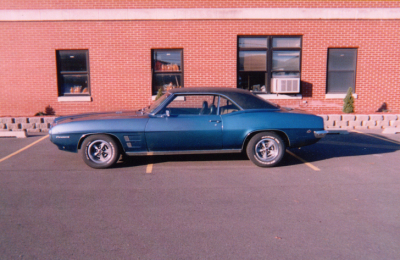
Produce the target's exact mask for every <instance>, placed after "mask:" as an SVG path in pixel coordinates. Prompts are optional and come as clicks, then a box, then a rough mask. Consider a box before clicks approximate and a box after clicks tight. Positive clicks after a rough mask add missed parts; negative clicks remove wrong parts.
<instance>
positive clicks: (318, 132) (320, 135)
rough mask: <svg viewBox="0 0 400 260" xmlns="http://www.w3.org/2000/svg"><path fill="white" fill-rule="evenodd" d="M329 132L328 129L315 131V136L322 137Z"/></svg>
mask: <svg viewBox="0 0 400 260" xmlns="http://www.w3.org/2000/svg"><path fill="white" fill-rule="evenodd" d="M327 133H328V131H326V130H321V131H314V136H315V138H322V137H324V136H325V135H326V134H327Z"/></svg>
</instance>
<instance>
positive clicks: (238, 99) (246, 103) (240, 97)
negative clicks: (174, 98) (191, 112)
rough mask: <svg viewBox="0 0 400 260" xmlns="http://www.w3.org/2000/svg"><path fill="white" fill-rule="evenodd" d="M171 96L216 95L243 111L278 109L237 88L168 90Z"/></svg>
mask: <svg viewBox="0 0 400 260" xmlns="http://www.w3.org/2000/svg"><path fill="white" fill-rule="evenodd" d="M169 93H171V94H217V95H223V96H226V97H227V98H229V99H231V100H232V101H234V102H235V103H236V104H238V105H239V106H240V107H241V108H243V109H278V107H277V106H275V105H273V104H271V103H270V102H268V101H266V100H264V99H262V98H260V97H258V96H257V95H255V94H253V93H252V92H250V91H248V90H244V89H238V88H224V87H193V88H190V87H189V88H175V89H172V90H169Z"/></svg>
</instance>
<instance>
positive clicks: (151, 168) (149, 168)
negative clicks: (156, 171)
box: [146, 164, 153, 173]
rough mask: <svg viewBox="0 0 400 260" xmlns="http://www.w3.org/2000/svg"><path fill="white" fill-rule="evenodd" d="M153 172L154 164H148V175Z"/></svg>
mask: <svg viewBox="0 0 400 260" xmlns="http://www.w3.org/2000/svg"><path fill="white" fill-rule="evenodd" d="M152 171H153V164H148V165H147V167H146V173H152Z"/></svg>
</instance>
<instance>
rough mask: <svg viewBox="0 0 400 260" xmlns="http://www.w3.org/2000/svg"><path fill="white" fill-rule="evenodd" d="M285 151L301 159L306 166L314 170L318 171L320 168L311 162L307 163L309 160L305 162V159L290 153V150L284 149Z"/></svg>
mask: <svg viewBox="0 0 400 260" xmlns="http://www.w3.org/2000/svg"><path fill="white" fill-rule="evenodd" d="M286 152H287V153H288V154H290V155H291V156H293V157H294V158H296V159H298V160H300V161H302V162H303V163H304V164H305V165H307V166H308V167H310V168H311V169H313V170H314V171H320V169H319V168H318V167H317V166H314V165H312V164H311V163H309V162H307V161H306V160H304V159H303V158H301V157H299V156H297V155H295V154H294V153H292V152H291V151H289V150H286Z"/></svg>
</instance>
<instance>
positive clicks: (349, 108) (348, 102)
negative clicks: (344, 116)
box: [343, 87, 354, 113]
mask: <svg viewBox="0 0 400 260" xmlns="http://www.w3.org/2000/svg"><path fill="white" fill-rule="evenodd" d="M343 101H344V104H343V112H345V113H353V112H354V97H353V89H352V88H351V87H350V88H349V89H348V90H347V94H346V97H345V98H344V100H343Z"/></svg>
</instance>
